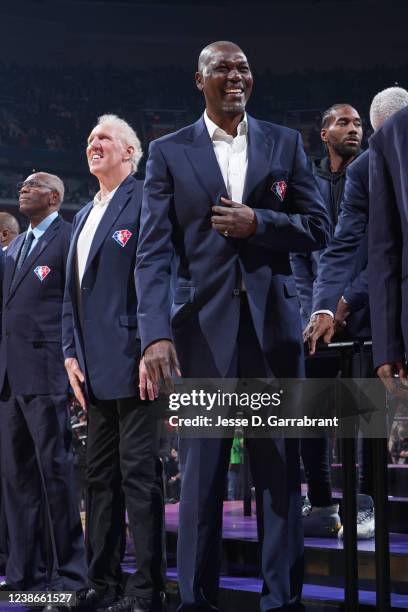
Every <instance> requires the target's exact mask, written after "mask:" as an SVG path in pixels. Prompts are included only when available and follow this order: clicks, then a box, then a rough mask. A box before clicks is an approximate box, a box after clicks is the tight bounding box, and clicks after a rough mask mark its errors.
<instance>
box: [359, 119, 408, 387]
mask: <svg viewBox="0 0 408 612" xmlns="http://www.w3.org/2000/svg"><path fill="white" fill-rule="evenodd" d="M407 139H408V108H404V109H402V110H400V111H399V112H398V113H396V114H395V115H394V116H393V117H391V118H390V119H388V120H387V121H386V122H385V123H384V124H383V125H382V127H381V128H380V129H379V130H378V131H377V132H376V133H375V134H373V136H372V137H371V139H370V220H369V231H368V290H369V295H370V310H371V327H372V335H373V355H374V366H375V368H376V371H377V374H378V376H379V377H380V378H381V379H382V380H383V382H384V384H385V385H386V387H387V389H388V390H389V391H391V392H395V391H398V387H399V384H398V383H399V382H401V381H404V384H405V385H406V384H407V383H406V381H405V379H406V378H407V367H406V358H407V351H408V348H407V347H408V316H407V308H408V292H407V287H408V283H407V277H408V256H407V248H408V239H407V231H408V172H407V168H408V157H407ZM396 378H399V379H400V380H399V381H397V380H396Z"/></svg>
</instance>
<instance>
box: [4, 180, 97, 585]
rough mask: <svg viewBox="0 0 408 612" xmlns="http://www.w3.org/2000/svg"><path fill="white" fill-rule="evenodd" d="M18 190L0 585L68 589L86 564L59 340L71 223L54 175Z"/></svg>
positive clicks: (7, 345) (8, 319) (7, 311)
mask: <svg viewBox="0 0 408 612" xmlns="http://www.w3.org/2000/svg"><path fill="white" fill-rule="evenodd" d="M19 192H20V211H21V212H22V214H24V215H25V216H26V217H27V218H28V219H29V221H30V226H29V228H28V230H27V232H25V233H23V234H21V235H20V236H18V237H17V238H16V239H15V240H14V242H13V243H12V244H11V245H10V246H9V248H8V249H7V251H6V258H5V269H4V283H3V322H2V343H1V349H0V388H1V389H2V392H1V400H2V401H1V406H0V430H1V449H2V458H1V466H2V479H3V491H4V505H5V513H6V519H7V525H8V535H9V542H8V543H9V551H8V552H9V555H8V560H7V567H6V583H5V584H3V586H2V589H4V590H9V589H18V590H26V589H33V590H44V589H45V588H46V587H47V586H50V587H51V588H53V589H57V590H64V589H65V590H67V589H68V590H72V589H78V588H80V587H81V586H82V585H83V584H84V578H85V573H86V566H85V554H84V546H83V535H82V528H81V521H80V517H79V511H78V507H77V502H76V495H75V492H74V490H73V457H72V452H71V434H70V430H69V412H68V377H67V375H66V372H65V368H64V363H63V355H62V346H61V312H62V303H63V295H64V285H65V265H66V260H67V255H68V248H69V237H70V232H71V226H70V225H69V224H68V223H66V222H65V221H64V220H63V219H62V218H61V217H60V216H59V214H58V209H59V207H60V204H61V202H62V200H63V197H64V185H63V183H62V181H61V180H60V179H59V178H58V177H57V176H54V175H52V174H47V173H45V172H37V173H35V174H32V175H30V176H29V177H28V178H27V179H26V180H25V181H24V182H23V183H22V184H21V185H20V186H19ZM44 515H46V524H47V532H49V533H44V529H42V528H41V524H42V520H43V517H44ZM48 535H49V538H50V548H51V550H52V568H50V569H49V571H48V572H47V569H46V568H47V563H46V561H47V560H46V559H44V541H45V540H46V539H47V536H48Z"/></svg>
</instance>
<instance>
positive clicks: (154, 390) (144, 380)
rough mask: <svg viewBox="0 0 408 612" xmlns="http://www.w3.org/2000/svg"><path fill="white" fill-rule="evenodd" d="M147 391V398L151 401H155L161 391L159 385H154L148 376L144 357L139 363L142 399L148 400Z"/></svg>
mask: <svg viewBox="0 0 408 612" xmlns="http://www.w3.org/2000/svg"><path fill="white" fill-rule="evenodd" d="M146 391H147V397H148V399H149V400H150V401H153V400H154V399H156V398H157V396H158V395H159V390H158V386H157V384H154V383H152V381H151V380H150V378H149V377H148V374H147V368H146V364H145V360H144V357H142V359H141V360H140V363H139V393H140V399H142V400H145V399H146Z"/></svg>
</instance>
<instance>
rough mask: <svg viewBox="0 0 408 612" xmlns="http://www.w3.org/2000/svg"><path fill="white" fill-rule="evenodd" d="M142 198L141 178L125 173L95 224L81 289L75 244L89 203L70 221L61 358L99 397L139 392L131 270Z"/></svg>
mask: <svg viewBox="0 0 408 612" xmlns="http://www.w3.org/2000/svg"><path fill="white" fill-rule="evenodd" d="M141 201H142V183H141V181H137V180H136V179H135V178H134V177H133V176H128V177H127V178H126V179H125V180H124V181H123V182H122V184H121V185H120V186H119V187H118V189H117V191H116V193H115V195H114V196H113V198H112V200H111V201H110V202H109V204H108V208H107V210H106V212H105V213H104V215H103V217H102V219H101V221H100V223H99V225H98V228H97V230H96V233H95V236H94V238H93V241H92V245H91V249H90V252H89V256H88V260H87V263H86V267H85V272H84V276H83V278H82V283H81V287H80V288H78V287H77V274H76V252H77V242H78V236H79V234H80V233H81V230H82V228H83V226H84V223H85V221H86V219H87V217H88V215H89V213H90V211H91V210H92V205H93V203H92V202H89V203H88V204H87V205H86V206H85V207H84V208H83V209H82V210H81V211H80V212H79V213H77V214H76V215H75V218H74V221H73V226H72V241H71V247H70V250H69V254H68V263H67V281H66V289H65V298H64V313H63V349H64V356H65V358H67V357H75V358H77V359H78V361H79V365H80V367H81V369H82V371H83V372H84V373H85V375H86V380H87V386H88V391H92V392H93V394H94V395H95V397H96V398H97V399H100V400H109V399H119V398H124V397H133V396H134V395H136V394H138V384H139V374H138V371H139V370H138V369H139V360H140V340H139V339H138V335H137V316H136V314H137V300H136V289H135V279H134V270H135V258H136V245H137V238H138V232H139V220H140V207H141ZM121 230H122V231H123V230H127V231H126V232H124V233H123V232H122V233H120V232H121ZM79 290H80V302H81V305H80V306H79V304H78V291H79Z"/></svg>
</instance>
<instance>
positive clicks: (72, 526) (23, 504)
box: [0, 395, 86, 590]
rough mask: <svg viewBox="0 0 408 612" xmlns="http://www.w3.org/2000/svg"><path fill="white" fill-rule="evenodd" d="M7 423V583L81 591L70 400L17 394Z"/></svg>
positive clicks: (0, 414) (4, 407)
mask: <svg viewBox="0 0 408 612" xmlns="http://www.w3.org/2000/svg"><path fill="white" fill-rule="evenodd" d="M0 424H1V450H2V458H1V469H2V481H3V493H4V499H3V502H4V510H5V514H6V520H7V527H8V543H9V556H8V560H7V567H6V578H7V581H8V582H9V583H10V584H11V585H13V586H14V587H16V588H18V589H20V590H21V589H36V590H42V589H44V588H45V587H46V586H47V585H49V586H51V588H55V589H66V590H67V589H68V590H73V589H78V588H81V587H82V586H83V585H84V580H85V576H86V565H85V551H84V544H83V534H82V527H81V521H80V516H79V511H78V506H77V503H76V497H75V491H74V488H73V457H72V453H71V432H70V427H69V416H68V400H67V396H66V395H57V396H55V395H53V396H51V395H42V396H40V395H38V396H32V395H30V396H13V395H11V396H10V397H9V398H8V400H7V401H3V402H1V405H0ZM44 526H45V528H44ZM47 557H48V559H47ZM50 558H51V563H49V559H50Z"/></svg>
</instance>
